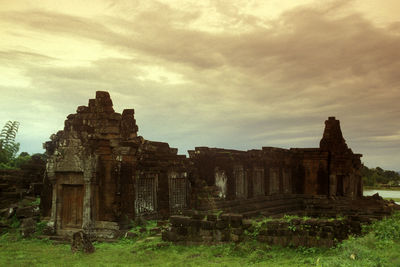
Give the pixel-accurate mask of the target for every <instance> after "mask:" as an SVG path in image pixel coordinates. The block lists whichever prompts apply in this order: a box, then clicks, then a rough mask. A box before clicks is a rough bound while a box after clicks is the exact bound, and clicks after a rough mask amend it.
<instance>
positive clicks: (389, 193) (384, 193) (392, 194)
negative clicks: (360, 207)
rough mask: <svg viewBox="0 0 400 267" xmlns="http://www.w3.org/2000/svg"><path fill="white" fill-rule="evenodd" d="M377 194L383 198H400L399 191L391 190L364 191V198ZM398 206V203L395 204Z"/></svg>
mask: <svg viewBox="0 0 400 267" xmlns="http://www.w3.org/2000/svg"><path fill="white" fill-rule="evenodd" d="M376 193H378V194H379V195H380V196H381V197H383V198H400V191H393V190H375V189H373V190H364V196H372V195H374V194H376ZM396 203H397V204H399V205H400V202H396Z"/></svg>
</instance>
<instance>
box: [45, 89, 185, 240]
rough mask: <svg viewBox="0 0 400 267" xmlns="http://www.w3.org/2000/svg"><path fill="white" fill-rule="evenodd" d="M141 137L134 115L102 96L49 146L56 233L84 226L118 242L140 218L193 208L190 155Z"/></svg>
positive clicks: (71, 118)
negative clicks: (188, 196) (118, 235)
mask: <svg viewBox="0 0 400 267" xmlns="http://www.w3.org/2000/svg"><path fill="white" fill-rule="evenodd" d="M137 131H138V127H137V125H136V121H135V119H134V110H133V109H126V110H124V111H123V112H122V114H120V113H116V112H114V110H113V107H112V101H111V99H110V97H109V94H108V93H107V92H97V93H96V99H90V100H89V105H88V107H86V106H80V107H78V109H77V113H76V114H71V115H69V116H68V118H67V120H66V121H65V127H64V130H63V131H59V132H58V133H57V134H55V135H53V136H52V137H51V141H50V142H47V143H45V148H46V151H47V154H48V156H49V159H48V162H47V176H48V179H49V181H50V183H51V184H52V188H53V192H52V205H51V211H50V212H49V213H50V225H51V226H53V227H54V229H55V231H56V233H57V234H68V233H69V232H70V230H71V229H80V228H82V229H84V230H86V231H88V232H91V233H93V234H94V235H98V236H105V237H108V236H110V237H111V236H113V235H115V234H116V233H117V232H118V230H119V229H120V228H121V227H123V226H124V225H125V224H126V223H127V222H129V220H131V219H133V218H134V217H135V216H139V215H140V216H144V215H158V216H164V217H165V216H168V215H169V214H170V213H172V212H174V211H177V210H179V209H183V208H185V207H186V206H185V205H186V204H187V202H186V194H185V193H186V191H187V190H186V188H187V186H188V185H187V183H186V181H187V179H186V176H187V172H186V169H187V168H186V165H187V161H186V157H185V156H180V155H177V149H173V148H170V147H169V145H168V144H167V143H161V142H152V141H148V140H145V139H144V138H143V137H141V136H137ZM182 193H183V194H184V195H183V196H182Z"/></svg>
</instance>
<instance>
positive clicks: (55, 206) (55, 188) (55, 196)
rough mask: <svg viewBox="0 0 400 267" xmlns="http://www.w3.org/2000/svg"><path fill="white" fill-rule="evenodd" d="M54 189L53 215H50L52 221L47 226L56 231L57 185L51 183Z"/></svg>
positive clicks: (52, 200) (53, 182)
mask: <svg viewBox="0 0 400 267" xmlns="http://www.w3.org/2000/svg"><path fill="white" fill-rule="evenodd" d="M51 184H52V187H53V194H52V199H51V214H50V220H49V222H48V223H47V226H49V227H52V228H53V229H54V230H55V229H56V220H57V197H58V195H57V193H58V190H57V183H55V181H54V180H53V181H51Z"/></svg>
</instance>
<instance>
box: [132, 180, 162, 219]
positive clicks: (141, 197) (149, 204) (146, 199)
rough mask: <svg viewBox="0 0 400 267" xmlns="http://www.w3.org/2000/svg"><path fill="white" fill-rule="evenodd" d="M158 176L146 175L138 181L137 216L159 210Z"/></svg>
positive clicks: (136, 191)
mask: <svg viewBox="0 0 400 267" xmlns="http://www.w3.org/2000/svg"><path fill="white" fill-rule="evenodd" d="M157 181H158V175H157V174H144V175H141V176H139V177H138V178H137V179H136V188H135V195H136V197H135V214H136V216H138V215H145V214H152V213H155V212H156V210H157V193H156V192H157Z"/></svg>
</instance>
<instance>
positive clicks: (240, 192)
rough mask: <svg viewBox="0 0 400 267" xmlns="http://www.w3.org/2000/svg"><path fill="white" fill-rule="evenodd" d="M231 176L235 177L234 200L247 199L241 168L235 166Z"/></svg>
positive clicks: (243, 174)
mask: <svg viewBox="0 0 400 267" xmlns="http://www.w3.org/2000/svg"><path fill="white" fill-rule="evenodd" d="M233 175H234V177H235V195H236V198H247V184H246V179H245V173H244V170H243V167H242V166H236V167H235V168H234V170H233Z"/></svg>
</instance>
